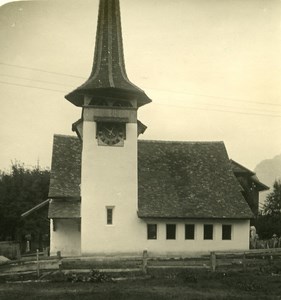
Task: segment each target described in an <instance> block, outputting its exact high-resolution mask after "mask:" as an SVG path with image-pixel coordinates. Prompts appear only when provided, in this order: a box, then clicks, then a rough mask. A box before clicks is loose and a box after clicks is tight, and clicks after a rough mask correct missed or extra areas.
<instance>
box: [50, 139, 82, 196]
mask: <svg viewBox="0 0 281 300" xmlns="http://www.w3.org/2000/svg"><path fill="white" fill-rule="evenodd" d="M81 151H82V146H81V142H80V140H79V139H78V138H77V137H75V136H67V135H54V141H53V156H52V167H51V178H50V188H49V198H80V183H81Z"/></svg>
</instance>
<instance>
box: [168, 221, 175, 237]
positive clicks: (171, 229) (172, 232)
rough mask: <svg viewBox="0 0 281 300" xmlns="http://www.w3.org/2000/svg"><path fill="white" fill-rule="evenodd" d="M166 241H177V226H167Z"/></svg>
mask: <svg viewBox="0 0 281 300" xmlns="http://www.w3.org/2000/svg"><path fill="white" fill-rule="evenodd" d="M166 239H167V240H175V239H176V224H166Z"/></svg>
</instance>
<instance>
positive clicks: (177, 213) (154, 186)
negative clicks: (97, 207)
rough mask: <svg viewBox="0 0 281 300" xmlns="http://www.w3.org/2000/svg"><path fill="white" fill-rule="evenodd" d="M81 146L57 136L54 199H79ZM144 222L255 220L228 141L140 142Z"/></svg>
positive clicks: (140, 209)
mask: <svg viewBox="0 0 281 300" xmlns="http://www.w3.org/2000/svg"><path fill="white" fill-rule="evenodd" d="M80 168H81V142H80V140H79V139H78V138H76V137H72V136H62V135H56V136H55V138H54V147H53V161H52V171H51V182H50V193H49V195H50V197H53V198H54V197H57V198H61V197H72V198H73V197H74V198H75V197H77V196H80V188H79V185H80V176H81V175H80ZM138 178H139V180H138V193H139V199H138V216H139V217H140V218H240V219H241V218H251V217H252V212H251V210H250V208H249V206H248V204H247V203H246V201H245V199H244V198H243V196H242V194H241V192H240V186H239V184H238V181H237V179H236V177H235V176H234V173H233V171H232V169H231V164H230V161H229V158H228V156H227V152H226V149H225V146H224V144H223V142H164V141H144V140H139V141H138Z"/></svg>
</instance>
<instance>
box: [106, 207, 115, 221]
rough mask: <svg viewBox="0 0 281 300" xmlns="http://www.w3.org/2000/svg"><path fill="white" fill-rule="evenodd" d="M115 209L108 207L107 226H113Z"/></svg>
mask: <svg viewBox="0 0 281 300" xmlns="http://www.w3.org/2000/svg"><path fill="white" fill-rule="evenodd" d="M113 208H114V207H107V208H106V224H107V225H112V224H113Z"/></svg>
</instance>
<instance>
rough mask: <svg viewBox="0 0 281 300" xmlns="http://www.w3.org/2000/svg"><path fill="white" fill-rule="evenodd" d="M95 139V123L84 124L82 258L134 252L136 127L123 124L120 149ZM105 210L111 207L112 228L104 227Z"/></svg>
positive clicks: (136, 227)
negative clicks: (101, 254) (94, 254)
mask: <svg viewBox="0 0 281 300" xmlns="http://www.w3.org/2000/svg"><path fill="white" fill-rule="evenodd" d="M95 137H96V123H95V122H91V121H84V125H83V153H82V183H81V197H82V201H81V250H82V254H85V255H87V254H93V253H106V252H113V251H117V252H119V251H120V252H135V251H138V250H139V249H140V248H139V243H138V241H139V235H138V232H139V230H141V228H142V226H141V220H139V219H138V217H137V180H138V178H137V124H136V123H127V124H126V140H125V142H124V147H114V146H98V143H97V140H96V138H95ZM107 206H110V207H112V206H113V207H114V210H113V225H106V207H107ZM141 248H142V247H141Z"/></svg>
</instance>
